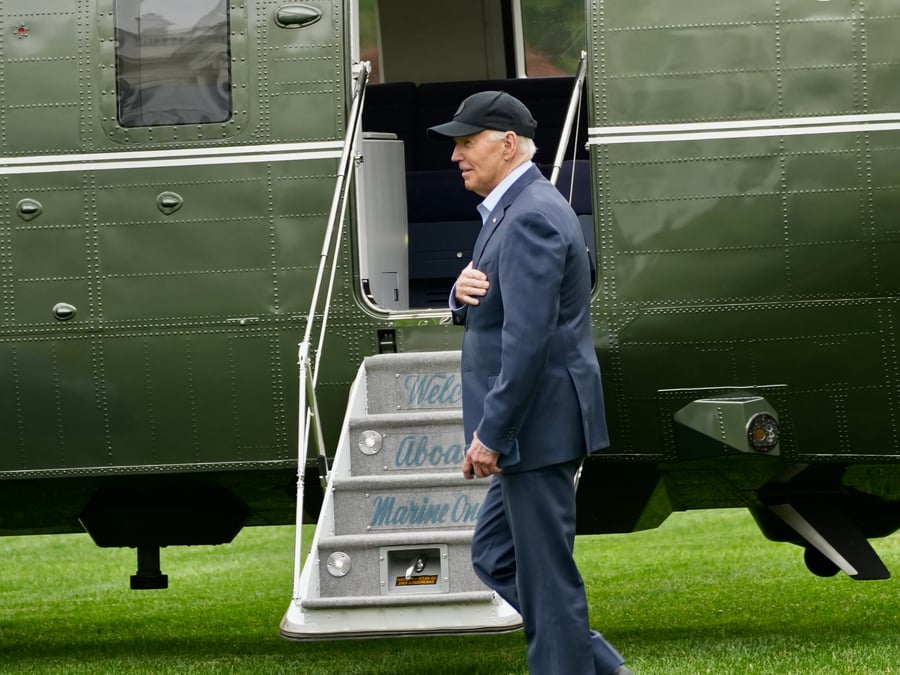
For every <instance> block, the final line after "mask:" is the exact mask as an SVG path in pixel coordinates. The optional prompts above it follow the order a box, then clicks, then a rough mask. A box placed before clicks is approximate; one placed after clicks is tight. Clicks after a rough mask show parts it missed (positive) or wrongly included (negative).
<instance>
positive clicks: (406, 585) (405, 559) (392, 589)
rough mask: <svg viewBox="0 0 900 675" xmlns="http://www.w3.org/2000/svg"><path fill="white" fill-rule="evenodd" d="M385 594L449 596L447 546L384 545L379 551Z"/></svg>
mask: <svg viewBox="0 0 900 675" xmlns="http://www.w3.org/2000/svg"><path fill="white" fill-rule="evenodd" d="M379 560H380V562H381V594H382V595H395V594H397V595H423V594H427V593H448V592H449V591H450V577H449V573H448V569H449V566H448V564H447V563H448V560H447V545H446V544H434V545H426V546H415V545H413V546H384V547H382V548H381V549H379Z"/></svg>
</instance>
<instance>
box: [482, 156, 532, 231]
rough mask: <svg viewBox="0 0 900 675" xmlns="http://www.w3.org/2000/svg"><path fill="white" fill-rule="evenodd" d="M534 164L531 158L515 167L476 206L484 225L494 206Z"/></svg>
mask: <svg viewBox="0 0 900 675" xmlns="http://www.w3.org/2000/svg"><path fill="white" fill-rule="evenodd" d="M532 166H534V162H532V161H531V160H527V161H525V162H522V163H521V164H519V166H517V167H516V168H515V169H513V170H512V171H510V172H509V175H508V176H507V177H506V178H504V179H503V180H501V181H500V182H499V183H498V184H497V186H496V187H495V188H494V189H493V190H491V191H490V192H489V193H488V195H487V197H485V198H484V201H482V202H481V203H480V204H479V205H478V206H477V207H476V208H477V209H478V213H479V215H480V216H481V224H482V225H484V224H485V223H486V222H487V219H488V216H489V215H491V211H493V210H494V207H495V206H497V204H498V203H499V202H500V198H501V197H503V195H504V194H506V191H507V190H508V189H509V188H510V186H511V185H512V184H513V183H515V182H516V181H517V180H518V179H519V177H520V176H521V175H522V174H523V173H525V172H526V171H528V169H530V168H531V167H532Z"/></svg>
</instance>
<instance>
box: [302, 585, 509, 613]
mask: <svg viewBox="0 0 900 675" xmlns="http://www.w3.org/2000/svg"><path fill="white" fill-rule="evenodd" d="M495 601H496V596H495V595H494V592H493V591H490V590H485V591H462V592H458V593H430V594H424V593H423V594H421V595H414V594H410V595H396V596H395V595H355V596H349V595H348V596H345V597H341V598H306V599H303V600H301V604H302V606H303V607H304V608H305V609H336V608H341V607H400V606H405V605H450V604H477V603H491V602H495Z"/></svg>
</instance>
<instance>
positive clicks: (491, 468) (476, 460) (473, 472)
mask: <svg viewBox="0 0 900 675" xmlns="http://www.w3.org/2000/svg"><path fill="white" fill-rule="evenodd" d="M499 459H500V453H499V452H494V451H493V450H488V449H487V448H486V447H484V446H483V445H482V444H481V441H479V440H478V434H477V433H474V434H472V445H470V446H469V449H468V450H467V451H466V458H465V459H464V460H463V478H465V479H467V480H469V479H472V478H486V477H487V476H490V475H491V474H494V473H500V472H501V471H503V469H501V468H500V467H499V466H497V460H499Z"/></svg>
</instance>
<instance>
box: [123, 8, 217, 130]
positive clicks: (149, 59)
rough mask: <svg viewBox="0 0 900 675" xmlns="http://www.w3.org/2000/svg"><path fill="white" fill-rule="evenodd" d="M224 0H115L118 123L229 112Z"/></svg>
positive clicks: (206, 119) (202, 119)
mask: <svg viewBox="0 0 900 675" xmlns="http://www.w3.org/2000/svg"><path fill="white" fill-rule="evenodd" d="M228 24H229V15H228V3H227V2H226V0H194V1H193V2H184V0H116V2H115V34H116V100H117V109H118V111H117V112H118V120H119V124H120V125H122V126H123V127H152V126H162V125H178V124H208V123H216V122H224V121H226V120H228V119H229V118H230V117H231V113H232V102H231V70H230V60H231V59H230V53H229V42H228V36H229V26H228Z"/></svg>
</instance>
